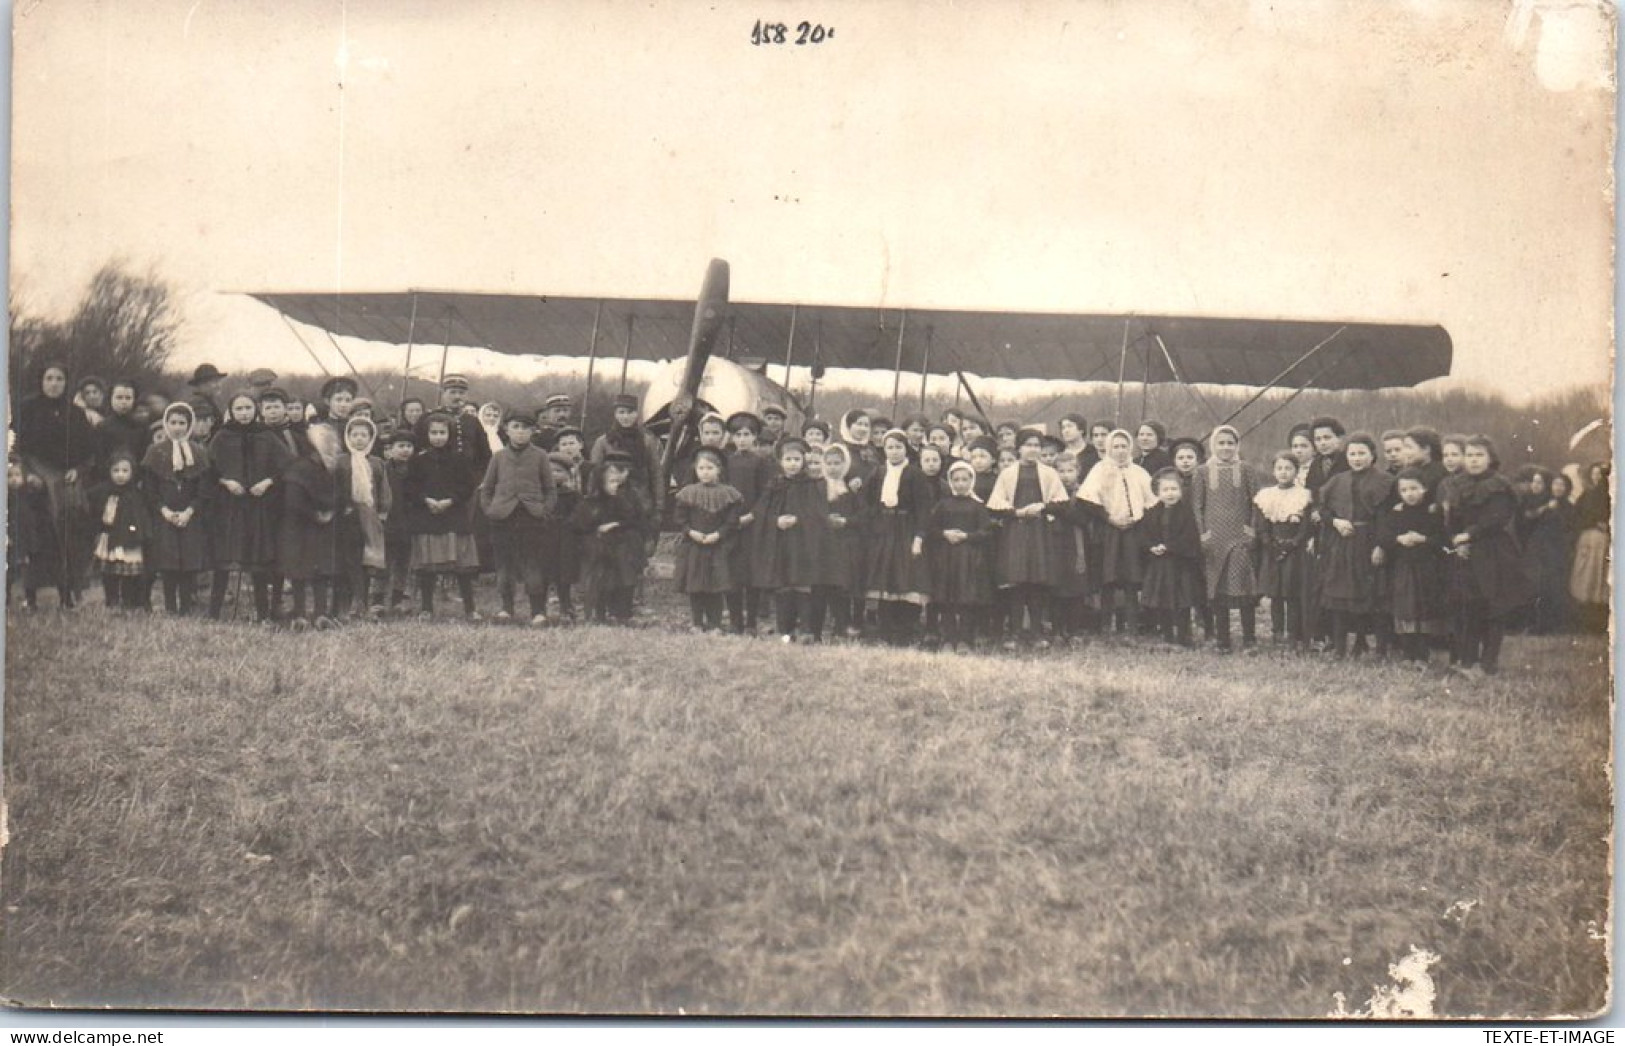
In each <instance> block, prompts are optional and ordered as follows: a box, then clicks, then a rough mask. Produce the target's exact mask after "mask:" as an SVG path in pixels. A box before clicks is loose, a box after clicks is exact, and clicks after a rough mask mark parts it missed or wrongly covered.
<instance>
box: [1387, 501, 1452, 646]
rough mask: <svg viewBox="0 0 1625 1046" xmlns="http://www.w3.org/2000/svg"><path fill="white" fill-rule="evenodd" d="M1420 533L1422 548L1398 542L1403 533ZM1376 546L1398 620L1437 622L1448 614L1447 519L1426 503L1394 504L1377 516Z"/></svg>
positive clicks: (1390, 605)
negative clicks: (1446, 576) (1446, 574)
mask: <svg viewBox="0 0 1625 1046" xmlns="http://www.w3.org/2000/svg"><path fill="white" fill-rule="evenodd" d="M1412 533H1414V534H1421V535H1422V536H1423V537H1425V538H1427V543H1426V544H1423V545H1413V546H1411V547H1409V548H1407V547H1405V546H1404V545H1401V544H1400V543H1399V536H1400V535H1401V534H1412ZM1376 543H1377V547H1378V548H1380V549H1382V554H1383V557H1384V561H1383V565H1382V571H1383V573H1384V574H1386V575H1387V578H1388V584H1387V593H1388V605H1387V606H1386V607H1384V608H1383V609H1384V610H1385V611H1387V612H1389V613H1391V614H1393V616H1394V618H1395V619H1396V620H1398V621H1408V622H1424V621H1437V620H1439V619H1441V618H1443V617H1444V615H1445V599H1444V595H1445V586H1444V581H1445V573H1444V572H1445V560H1446V557H1445V549H1446V547H1447V541H1446V538H1445V533H1444V517H1443V515H1441V514H1440V513H1438V512H1435V511H1433V510H1432V506H1430V505H1429V504H1428V503H1427V502H1426V501H1425V500H1424V501H1423V503H1422V504H1420V505H1406V504H1404V503H1403V502H1400V503H1397V504H1392V505H1389V506H1387V507H1386V508H1384V509H1383V510H1382V512H1380V513H1378V515H1377V539H1376Z"/></svg>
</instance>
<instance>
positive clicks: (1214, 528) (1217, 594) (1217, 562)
mask: <svg viewBox="0 0 1625 1046" xmlns="http://www.w3.org/2000/svg"><path fill="white" fill-rule="evenodd" d="M1208 442H1209V444H1210V445H1211V447H1212V448H1213V456H1212V457H1210V458H1209V459H1208V461H1207V464H1206V465H1203V466H1202V467H1201V469H1199V470H1198V471H1197V474H1196V490H1195V493H1196V498H1195V504H1194V505H1193V506H1192V507H1193V508H1194V509H1195V512H1196V525H1197V528H1198V532H1199V533H1200V534H1201V535H1202V561H1203V567H1204V570H1205V573H1206V577H1207V597H1208V601H1209V603H1210V604H1211V606H1212V607H1213V630H1214V632H1215V634H1216V635H1217V638H1218V646H1219V649H1220V650H1221V651H1226V652H1228V651H1229V650H1230V611H1231V609H1232V608H1235V609H1237V610H1239V611H1240V612H1241V645H1242V647H1243V648H1244V649H1250V648H1252V647H1254V646H1256V645H1257V643H1258V638H1257V608H1258V596H1259V591H1260V590H1259V586H1258V575H1257V573H1256V571H1254V569H1253V539H1254V538H1255V537H1256V533H1255V531H1254V530H1253V498H1254V496H1256V495H1257V494H1258V491H1259V488H1260V487H1261V486H1262V485H1263V484H1262V483H1260V482H1259V478H1258V472H1257V471H1256V470H1255V469H1254V468H1253V467H1252V466H1251V465H1249V464H1247V463H1246V462H1245V461H1243V460H1241V434H1240V433H1238V432H1237V431H1236V430H1235V428H1234V427H1233V426H1230V425H1220V426H1219V427H1218V428H1216V429H1214V430H1213V434H1212V436H1210V437H1209V440H1208Z"/></svg>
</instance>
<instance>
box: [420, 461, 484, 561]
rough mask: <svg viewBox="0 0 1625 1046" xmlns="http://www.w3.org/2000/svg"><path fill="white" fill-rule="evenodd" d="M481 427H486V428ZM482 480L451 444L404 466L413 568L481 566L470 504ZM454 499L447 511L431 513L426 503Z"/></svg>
mask: <svg viewBox="0 0 1625 1046" xmlns="http://www.w3.org/2000/svg"><path fill="white" fill-rule="evenodd" d="M482 431H483V430H482ZM478 486H479V481H478V480H477V479H476V478H475V476H474V474H473V473H472V472H470V471H469V464H468V459H467V458H466V457H463V456H462V455H459V454H457V453H456V452H455V451H453V450H452V448H451V445H450V444H447V445H446V446H444V447H430V448H429V449H427V450H425V451H423V452H422V453H421V454H419V455H417V456H416V457H414V458H413V459H412V461H411V463H410V464H408V466H407V469H406V506H405V510H406V524H407V527H408V529H410V530H411V532H412V569H413V570H414V571H423V570H427V571H454V572H469V571H474V570H478V569H479V565H480V564H479V553H478V550H477V548H476V546H475V542H474V527H473V518H472V517H471V516H470V515H469V513H468V506H469V505H470V504H471V503H472V502H473V501H474V491H475V489H476V488H477V487H478ZM429 498H433V499H434V500H436V501H443V500H446V499H448V498H449V499H451V502H452V504H451V507H450V508H448V509H446V511H444V512H438V513H437V512H431V511H429V507H428V505H427V504H425V502H426V500H427V499H429Z"/></svg>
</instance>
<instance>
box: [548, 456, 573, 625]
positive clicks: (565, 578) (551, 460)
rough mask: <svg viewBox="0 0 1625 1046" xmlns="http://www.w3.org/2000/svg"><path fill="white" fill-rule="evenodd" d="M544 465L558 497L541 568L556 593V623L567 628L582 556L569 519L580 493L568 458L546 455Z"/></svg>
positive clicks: (571, 618) (571, 622)
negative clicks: (542, 567)
mask: <svg viewBox="0 0 1625 1046" xmlns="http://www.w3.org/2000/svg"><path fill="white" fill-rule="evenodd" d="M547 462H548V465H549V466H550V467H551V468H552V470H553V490H554V492H555V493H557V495H558V507H557V508H556V509H555V510H554V514H553V518H552V519H550V520H548V524H547V531H546V537H545V540H544V544H543V565H544V567H545V570H546V576H547V581H548V584H549V585H550V586H551V587H552V588H553V589H554V590H556V591H557V592H558V600H559V620H560V622H561V623H563V624H566V625H570V624H574V623H575V619H576V605H575V600H574V599H573V598H572V596H571V590H572V588H573V587H574V586H575V583H576V581H577V579H578V578H580V576H581V556H580V554H579V547H578V541H577V538H576V532H575V530H574V528H572V527H571V526H570V519H571V517H572V516H573V515H574V514H575V510H576V506H577V505H579V504H581V491H580V489H579V488H578V487H577V486H576V482H575V479H574V478H573V477H572V476H571V474H570V466H571V461H570V458H569V457H568V456H566V455H564V454H560V453H558V452H557V451H555V452H554V453H552V454H549V455H548V456H547Z"/></svg>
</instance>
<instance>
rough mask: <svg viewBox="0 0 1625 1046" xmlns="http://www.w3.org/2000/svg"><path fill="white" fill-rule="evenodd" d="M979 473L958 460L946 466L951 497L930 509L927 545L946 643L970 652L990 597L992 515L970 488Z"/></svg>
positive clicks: (933, 596)
mask: <svg viewBox="0 0 1625 1046" xmlns="http://www.w3.org/2000/svg"><path fill="white" fill-rule="evenodd" d="M975 480H976V473H975V470H973V469H972V468H971V467H970V465H969V464H968V463H966V462H963V461H956V462H954V463H953V464H952V465H950V466H948V490H949V493H948V494H947V496H945V497H943V498H942V499H941V500H939V501H938V502H937V503H936V505H935V506H933V507H932V509H931V519H930V524H929V526H928V533H927V539H928V540H927V543H926V548H927V550H928V552H929V555H930V561H931V603H932V605H933V606H936V607H937V608H938V621H939V625H940V627H941V629H942V638H943V642H944V643H946V644H947V645H948V646H949V647H950V648H951V649H954V650H962V651H968V650H969V649H970V648H971V647H972V646H973V645H974V644H975V642H976V631H977V625H978V622H979V620H980V618H981V616H982V614H983V613H984V612H985V611H986V608H987V606H988V603H989V601H990V600H991V598H992V589H991V586H990V585H989V584H988V578H989V565H988V548H989V546H990V545H991V542H992V537H993V515H992V513H990V512H989V511H988V509H987V506H986V505H983V504H982V503H981V502H980V501H978V500H977V499H976V497H975V496H974V495H973V494H972V493H971V491H972V488H973V487H974V485H975Z"/></svg>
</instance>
